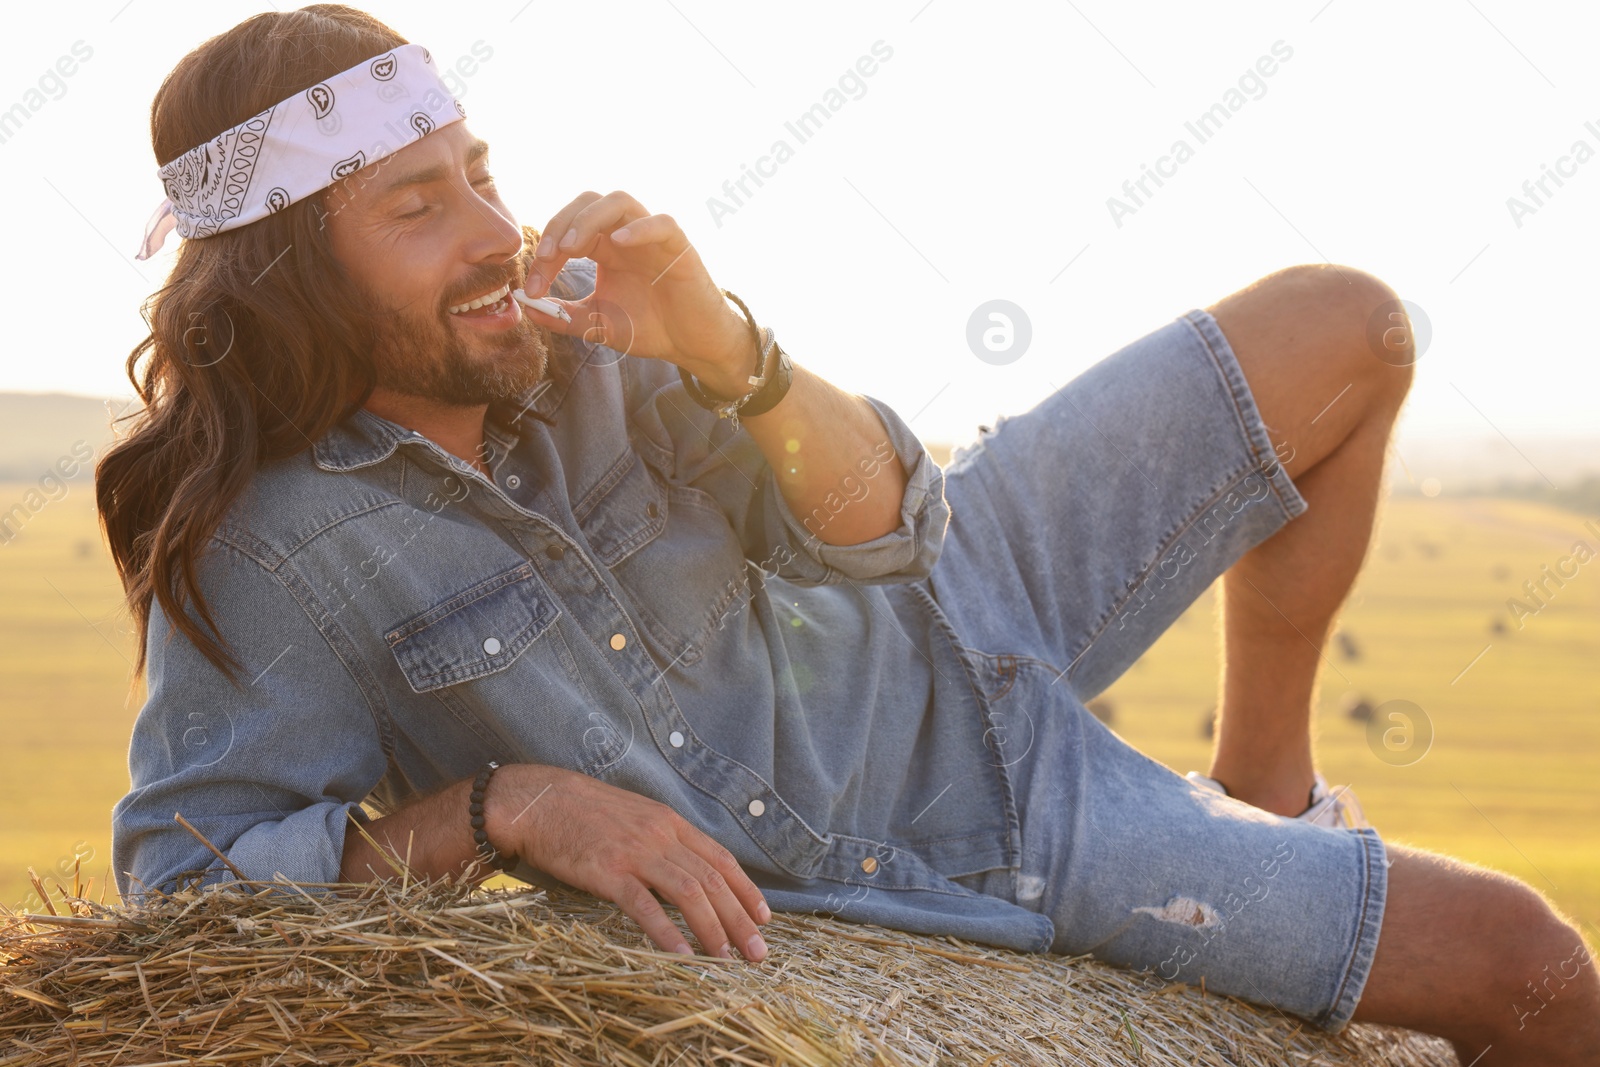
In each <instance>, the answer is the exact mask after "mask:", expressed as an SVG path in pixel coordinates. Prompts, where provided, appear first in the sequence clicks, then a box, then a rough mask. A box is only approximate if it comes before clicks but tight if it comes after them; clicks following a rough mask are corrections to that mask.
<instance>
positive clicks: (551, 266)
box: [523, 190, 649, 296]
mask: <svg viewBox="0 0 1600 1067" xmlns="http://www.w3.org/2000/svg"><path fill="white" fill-rule="evenodd" d="M648 214H649V212H647V211H645V209H644V205H642V204H640V203H639V201H637V200H635V199H634V198H633V197H632V196H630V195H629V194H627V193H625V192H622V191H621V190H618V191H616V192H612V193H607V194H606V195H605V196H601V195H600V194H599V193H594V192H584V193H580V194H579V195H578V196H577V197H575V198H574V199H573V201H572V202H571V203H570V204H568V205H567V206H566V207H564V208H562V209H561V210H560V211H559V212H557V213H556V215H555V217H554V218H552V219H551V220H550V224H549V225H548V226H546V227H545V229H544V232H543V234H542V235H541V236H540V238H539V245H538V248H537V249H536V251H535V256H534V264H533V270H534V272H536V273H533V274H529V276H528V282H527V284H526V285H525V286H524V287H523V289H524V291H525V292H526V293H527V294H528V295H529V296H542V295H543V293H544V288H545V286H546V285H548V284H549V281H550V279H552V278H554V277H555V276H556V275H557V274H558V273H560V271H561V268H562V267H563V266H564V265H565V264H566V262H567V260H569V259H577V258H580V257H583V256H588V255H590V254H592V253H593V252H594V250H595V248H596V247H597V246H598V245H599V243H600V241H601V240H602V239H604V237H605V235H606V234H608V233H609V232H610V231H612V230H614V229H616V228H617V227H619V226H622V225H624V224H626V223H630V222H632V221H633V220H635V219H642V218H644V217H645V216H646V215H648Z"/></svg>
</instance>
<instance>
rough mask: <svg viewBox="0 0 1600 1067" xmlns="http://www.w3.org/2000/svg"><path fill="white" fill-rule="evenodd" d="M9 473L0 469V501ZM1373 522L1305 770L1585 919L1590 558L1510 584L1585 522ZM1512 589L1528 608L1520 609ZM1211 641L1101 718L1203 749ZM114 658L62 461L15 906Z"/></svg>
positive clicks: (100, 753) (102, 599)
mask: <svg viewBox="0 0 1600 1067" xmlns="http://www.w3.org/2000/svg"><path fill="white" fill-rule="evenodd" d="M28 488H29V487H28V486H26V485H20V484H19V485H7V484H0V508H3V507H9V506H10V504H11V503H13V502H15V501H18V500H21V499H23V495H24V493H25V492H26V491H27V489H28ZM1384 522H1385V525H1384V529H1383V533H1382V537H1381V541H1380V543H1379V544H1378V545H1377V546H1376V547H1375V549H1374V551H1373V553H1372V559H1371V562H1370V564H1369V566H1368V569H1367V571H1366V573H1365V574H1364V576H1363V578H1362V581H1361V583H1360V585H1359V586H1358V587H1357V590H1356V593H1355V596H1354V598H1353V600H1352V603H1351V605H1350V607H1349V608H1348V610H1347V611H1346V613H1345V616H1344V619H1343V623H1342V629H1343V631H1344V633H1345V634H1346V635H1348V637H1349V638H1350V640H1351V644H1352V646H1353V648H1352V651H1354V653H1355V655H1354V656H1353V657H1352V656H1350V655H1348V654H1346V653H1344V652H1342V651H1341V650H1340V648H1339V647H1338V646H1337V645H1336V646H1335V647H1333V648H1330V650H1329V652H1328V666H1327V667H1325V668H1324V672H1323V682H1322V690H1321V699H1320V705H1319V708H1318V736H1319V747H1318V751H1319V754H1320V759H1321V765H1322V768H1323V770H1324V772H1325V773H1326V774H1327V776H1328V778H1329V780H1330V781H1332V782H1334V783H1353V784H1354V786H1355V787H1356V789H1357V790H1358V792H1359V793H1360V797H1361V800H1362V802H1363V804H1364V806H1365V807H1366V810H1367V814H1368V816H1369V817H1370V818H1371V819H1372V821H1373V822H1374V823H1375V824H1376V825H1378V826H1379V827H1380V829H1382V830H1383V831H1384V832H1385V834H1386V836H1389V837H1392V838H1393V839H1395V840H1399V841H1404V842H1408V843H1411V844H1415V845H1420V846H1423V847H1427V848H1433V849H1438V850H1441V851H1446V852H1451V853H1454V854H1456V855H1459V856H1461V857H1463V858H1466V859H1469V860H1473V861H1476V862H1479V863H1483V864H1487V865H1489V866H1493V867H1496V868H1499V869H1501V870H1504V871H1508V872H1510V873H1512V874H1515V875H1517V876H1518V877H1521V878H1524V879H1526V880H1527V881H1529V882H1531V883H1532V884H1534V885H1535V886H1537V887H1539V888H1540V889H1542V890H1543V891H1545V892H1546V893H1548V894H1549V895H1550V896H1551V897H1552V898H1553V899H1554V900H1555V901H1556V902H1557V903H1558V904H1559V905H1560V906H1561V907H1563V908H1564V909H1566V910H1567V911H1568V912H1569V913H1570V914H1572V915H1573V916H1575V917H1576V918H1578V919H1580V920H1582V921H1583V923H1584V924H1585V927H1586V929H1587V931H1588V933H1589V936H1590V937H1591V938H1592V939H1595V940H1597V941H1600V789H1597V788H1596V782H1597V780H1600V670H1597V667H1596V661H1597V660H1600V559H1594V560H1592V561H1589V562H1586V563H1584V564H1582V565H1579V564H1578V563H1577V561H1576V560H1572V561H1569V562H1568V563H1567V564H1565V567H1566V569H1567V572H1568V573H1569V574H1570V573H1571V572H1572V569H1573V568H1574V567H1577V575H1576V577H1572V578H1570V579H1566V580H1565V584H1564V585H1563V586H1561V587H1559V588H1558V587H1557V586H1556V585H1555V583H1554V582H1547V588H1548V589H1549V590H1551V591H1552V593H1553V595H1551V596H1549V597H1544V598H1543V603H1544V606H1543V607H1537V605H1536V603H1535V602H1533V601H1530V600H1528V599H1527V598H1526V596H1525V594H1523V593H1522V586H1523V583H1524V582H1526V581H1529V580H1533V581H1535V582H1537V581H1539V580H1541V579H1543V578H1544V573H1543V572H1542V570H1541V568H1542V567H1543V566H1545V565H1549V566H1550V567H1552V568H1555V567H1556V566H1557V564H1558V562H1559V561H1560V560H1562V559H1563V557H1567V556H1568V555H1569V554H1570V553H1571V550H1572V547H1573V545H1574V543H1575V542H1576V541H1578V540H1580V539H1581V540H1585V541H1587V542H1588V543H1589V544H1590V545H1591V546H1594V547H1595V548H1596V549H1600V522H1597V523H1596V528H1595V529H1594V530H1586V529H1585V528H1584V522H1585V519H1584V518H1583V517H1580V516H1578V515H1576V514H1574V513H1572V512H1568V511H1561V510H1558V509H1555V508H1551V507H1548V506H1545V505H1540V504H1533V503H1528V502H1521V501H1512V500H1498V499H1454V498H1439V499H1433V500H1426V499H1422V498H1417V497H1400V498H1395V499H1393V500H1391V501H1390V502H1389V504H1388V507H1387V511H1386V514H1385V518H1384ZM0 540H3V535H0ZM1512 596H1519V597H1522V598H1523V600H1524V603H1526V604H1527V606H1528V608H1529V609H1530V611H1529V612H1527V613H1523V614H1522V616H1521V618H1520V619H1519V618H1516V617H1513V614H1512V612H1511V611H1509V610H1508V607H1507V599H1508V598H1509V597H1512ZM1535 608H1537V610H1531V609H1535ZM1519 623H1520V627H1519ZM1497 624H1498V626H1499V627H1500V629H1502V630H1503V632H1495V628H1496V625H1497ZM1214 657H1215V638H1214V634H1213V623H1212V605H1211V603H1210V598H1209V597H1207V598H1204V599H1203V600H1202V601H1201V602H1199V603H1197V604H1196V605H1195V606H1194V607H1193V608H1192V609H1191V610H1190V611H1189V612H1188V613H1187V614H1186V615H1185V616H1184V617H1183V618H1182V619H1181V620H1180V621H1179V622H1178V623H1177V624H1176V625H1174V627H1173V628H1172V630H1171V631H1169V632H1168V634H1167V635H1166V636H1165V637H1163V638H1162V639H1161V641H1160V642H1159V643H1157V645H1156V646H1155V647H1154V648H1153V649H1151V651H1150V652H1149V653H1148V654H1147V655H1146V656H1145V657H1144V658H1143V659H1142V660H1141V661H1140V662H1139V663H1138V664H1137V665H1135V667H1134V668H1133V669H1132V670H1131V671H1130V672H1129V673H1128V675H1127V676H1126V677H1124V678H1123V679H1122V680H1121V681H1119V682H1118V683H1117V684H1116V685H1115V686H1114V687H1113V688H1112V689H1111V691H1110V692H1108V693H1107V694H1106V699H1108V700H1109V701H1111V703H1112V705H1113V708H1114V721H1113V726H1114V728H1115V729H1117V730H1118V731H1119V732H1121V733H1122V734H1123V736H1125V737H1126V738H1128V739H1129V740H1130V741H1131V742H1133V743H1134V744H1135V745H1137V746H1139V747H1140V748H1143V749H1144V750H1145V751H1147V752H1149V753H1150V754H1151V755H1153V756H1155V757H1156V758H1157V759H1160V760H1161V761H1163V762H1164V763H1166V764H1168V765H1169V766H1171V767H1173V768H1174V769H1176V770H1178V771H1180V772H1181V771H1185V770H1190V769H1199V770H1204V769H1205V767H1206V759H1207V753H1208V751H1209V742H1208V741H1207V740H1205V738H1204V736H1203V734H1202V725H1203V722H1204V720H1205V718H1206V716H1207V713H1208V711H1209V709H1210V708H1211V706H1212V704H1213V700H1214V688H1215V679H1216V666H1215V660H1214ZM132 659H133V649H132V643H131V632H130V626H129V623H128V620H127V617H126V614H125V613H124V612H123V611H122V609H121V601H120V591H119V588H118V585H117V582H116V580H115V577H114V575H113V571H112V568H111V563H110V559H109V557H108V555H107V554H106V551H105V549H104V547H103V546H102V544H101V541H100V538H99V534H98V529H97V527H96V525H95V521H94V510H93V500H92V493H91V489H90V487H89V485H88V483H87V482H86V481H83V480H79V481H75V482H73V483H70V489H69V490H68V492H67V493H66V495H65V496H64V497H62V498H61V499H59V500H55V501H52V502H49V503H47V504H45V506H44V507H42V508H41V509H40V510H38V511H37V513H35V514H33V515H32V516H31V517H30V518H29V519H28V521H27V523H26V524H25V525H24V526H23V528H22V529H21V530H20V532H19V534H18V536H16V537H15V539H14V540H11V541H10V542H9V543H4V544H0V738H3V742H0V744H3V748H0V767H3V769H4V771H3V773H0V901H3V902H4V903H6V904H8V905H14V906H15V905H23V906H27V907H32V906H34V904H35V902H34V901H32V900H31V899H30V898H31V896H32V894H31V890H30V888H29V886H28V882H27V876H26V868H27V867H29V866H32V867H34V868H35V869H37V870H38V871H39V872H40V873H41V874H46V873H47V872H49V871H51V870H54V869H55V868H57V867H58V865H62V864H65V865H66V867H67V869H69V870H70V865H71V861H72V857H73V856H74V854H75V853H76V854H82V855H84V856H85V857H86V860H85V862H84V866H83V869H84V872H85V874H86V875H88V874H92V875H93V876H94V877H95V886H96V893H97V894H98V887H99V886H100V885H101V884H102V882H103V881H104V879H105V878H106V875H107V871H108V869H109V864H110V856H111V848H110V845H111V842H110V811H111V807H112V805H113V804H115V803H116V801H117V800H118V799H119V798H120V797H121V796H122V794H123V793H124V792H125V791H126V789H127V784H128V775H127V741H128V733H129V730H130V728H131V726H132V724H133V720H134V717H135V715H136V714H137V712H138V709H139V706H140V703H141V701H142V698H143V694H142V690H141V689H140V688H138V687H137V686H133V685H130V674H131V668H132ZM1358 697H1359V698H1365V699H1367V700H1368V701H1369V702H1370V703H1371V704H1373V705H1375V706H1379V707H1380V712H1381V713H1382V714H1383V715H1387V714H1388V713H1389V712H1392V711H1394V710H1395V708H1396V707H1397V706H1396V705H1388V706H1387V707H1382V706H1383V705H1385V703H1386V702H1388V701H1395V700H1406V701H1410V702H1411V703H1412V704H1414V705H1415V706H1416V707H1417V708H1418V709H1420V711H1421V716H1418V715H1417V714H1416V713H1413V715H1412V717H1413V719H1415V720H1416V721H1417V724H1419V725H1423V726H1426V725H1431V733H1432V738H1431V742H1430V743H1428V744H1427V745H1426V746H1424V744H1423V741H1424V738H1425V734H1426V733H1427V730H1426V729H1417V730H1415V731H1414V732H1413V733H1411V734H1409V735H1407V734H1406V733H1405V732H1404V729H1403V727H1404V724H1403V723H1402V722H1401V721H1400V720H1386V721H1384V722H1382V724H1381V725H1382V726H1384V727H1386V728H1389V729H1398V730H1400V731H1401V732H1399V733H1391V734H1390V735H1389V736H1388V738H1387V741H1388V747H1385V739H1384V737H1383V736H1382V733H1381V732H1379V731H1374V738H1375V739H1374V740H1373V741H1372V742H1371V743H1369V740H1368V729H1367V727H1366V725H1365V724H1363V723H1361V722H1358V721H1356V720H1353V719H1351V718H1350V717H1348V716H1347V715H1346V714H1345V710H1344V709H1345V707H1346V706H1347V704H1348V703H1349V702H1351V701H1353V700H1355V699H1357V698H1358Z"/></svg>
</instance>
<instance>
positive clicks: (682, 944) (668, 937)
mask: <svg viewBox="0 0 1600 1067" xmlns="http://www.w3.org/2000/svg"><path fill="white" fill-rule="evenodd" d="M610 897H611V900H612V901H613V902H615V903H616V905H617V906H618V907H619V908H621V909H622V913H623V914H624V915H626V916H627V917H628V918H630V919H632V920H633V921H634V922H636V923H638V924H639V929H641V930H643V931H644V932H645V934H646V935H648V936H649V938H650V940H652V941H654V942H655V943H656V945H657V946H658V947H660V948H662V949H665V950H666V951H668V952H680V953H682V954H683V955H685V956H692V955H694V949H692V948H690V947H689V942H687V941H685V940H684V939H683V934H682V933H680V932H679V931H678V924H677V923H675V922H673V921H672V919H671V917H670V916H668V915H667V913H666V911H665V910H664V909H663V908H662V907H661V902H660V901H658V900H657V899H656V898H655V894H653V893H651V892H650V887H649V886H647V885H645V884H644V883H643V882H641V881H639V880H638V879H637V878H629V879H627V880H625V881H624V882H623V884H622V888H620V889H619V890H617V891H616V892H614V893H612V894H610Z"/></svg>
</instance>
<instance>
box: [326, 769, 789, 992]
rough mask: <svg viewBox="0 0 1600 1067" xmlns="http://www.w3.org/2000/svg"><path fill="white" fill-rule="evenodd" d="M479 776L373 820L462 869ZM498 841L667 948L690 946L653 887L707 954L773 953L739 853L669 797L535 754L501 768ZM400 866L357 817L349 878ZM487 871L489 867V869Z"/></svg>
mask: <svg viewBox="0 0 1600 1067" xmlns="http://www.w3.org/2000/svg"><path fill="white" fill-rule="evenodd" d="M471 792H472V782H471V780H470V779H463V780H462V781H459V782H456V783H454V784H452V785H450V786H448V787H446V788H445V789H443V790H440V791H439V792H437V793H434V794H432V795H430V796H427V797H424V798H422V799H420V800H417V801H414V802H413V803H411V804H408V805H406V806H405V807H403V808H401V809H400V810H399V811H395V812H393V813H391V814H389V815H386V816H384V817H383V818H381V819H376V820H374V821H373V822H372V823H370V824H369V825H368V826H367V827H366V831H367V833H368V834H369V835H371V837H372V838H373V840H375V841H377V842H378V843H379V844H380V845H382V846H383V847H384V848H385V849H388V850H391V851H393V852H394V854H395V855H397V856H399V857H401V858H402V859H405V858H406V857H407V854H408V849H409V856H410V860H409V862H410V865H411V867H412V868H413V869H414V870H415V871H417V872H418V873H419V874H421V875H424V876H426V877H431V878H437V877H441V876H443V875H445V874H450V875H452V876H458V875H460V874H462V873H463V872H465V870H466V868H467V865H468V864H469V863H470V862H471V861H472V860H473V859H474V858H476V855H477V853H476V849H475V847H474V846H473V843H472V827H471V824H470V821H469V816H468V814H467V803H468V797H469V795H470V794H471ZM483 814H484V820H485V826H484V829H486V830H487V831H488V833H489V841H490V842H491V843H492V844H493V845H494V846H495V847H496V848H499V849H503V850H505V851H506V852H511V853H514V854H516V855H517V856H520V857H521V858H522V859H523V860H525V861H526V862H527V863H528V864H529V865H530V866H532V867H533V868H535V869H536V870H540V871H544V872H546V873H549V874H552V875H554V876H555V877H557V878H559V879H561V880H562V881H563V882H566V883H567V884H568V885H572V886H576V887H577V888H579V889H583V890H586V891H587V892H590V893H593V894H594V895H595V896H597V897H600V898H601V899H603V900H610V901H613V902H614V903H616V904H617V906H618V907H620V908H621V909H622V910H623V912H624V913H626V914H627V915H628V916H629V917H630V918H632V919H633V920H634V921H635V922H637V923H638V924H639V926H640V927H641V928H642V929H643V930H644V932H645V933H646V934H648V935H649V936H650V938H651V940H653V941H654V942H655V943H656V944H657V945H658V946H660V947H661V948H663V949H666V950H668V951H672V952H682V953H685V954H691V953H692V951H693V950H692V949H691V948H690V947H689V944H688V942H687V941H685V940H684V938H683V935H682V933H680V932H679V930H678V926H677V924H676V923H674V922H673V921H672V919H671V917H669V916H668V915H667V913H666V912H665V911H664V910H663V909H662V907H661V903H660V902H659V901H658V900H657V899H656V897H655V895H654V894H653V893H652V892H651V891H652V890H654V891H655V892H656V893H659V894H660V895H661V897H662V898H664V899H665V900H667V901H668V902H669V903H672V904H674V905H676V906H677V907H678V908H679V910H680V911H682V913H683V916H684V918H685V920H686V921H687V922H688V924H689V928H690V929H691V930H692V931H693V932H694V935H695V937H696V938H697V939H698V940H699V942H700V945H701V947H702V948H704V949H705V950H706V951H707V953H708V954H710V955H715V956H722V957H724V958H726V959H732V958H733V952H732V951H731V948H730V946H731V947H736V948H737V949H738V951H739V952H740V953H741V954H743V956H744V957H745V958H746V959H748V960H751V961H759V960H761V959H763V958H764V957H765V956H766V953H767V948H766V943H765V942H764V941H763V940H762V939H761V935H760V932H759V931H758V930H757V928H756V924H757V923H764V922H766V921H767V920H768V919H770V918H771V917H772V912H771V909H769V908H768V907H767V903H766V901H765V900H764V899H762V896H761V890H760V889H759V888H757V886H756V884H755V883H754V882H752V881H751V880H750V878H749V876H748V875H746V874H745V873H744V871H743V870H742V869H741V868H740V866H739V863H738V861H737V860H736V859H734V857H733V854H732V853H731V852H729V851H728V850H727V849H726V848H724V847H722V846H721V845H719V844H718V843H717V842H715V841H713V840H712V839H711V838H710V837H708V836H707V835H706V834H705V833H704V832H702V831H701V830H699V829H698V828H696V827H695V826H693V825H692V824H691V823H689V821H688V820H686V819H684V818H683V817H682V816H681V815H679V814H678V813H677V812H675V811H673V810H672V809H671V808H669V807H668V806H666V805H665V804H662V803H659V802H658V801H654V800H651V799H650V798H648V797H644V796H640V795H639V794H637V793H631V792H629V791H627V790H625V789H618V788H617V787H616V786H613V785H609V784H607V783H605V782H601V781H597V780H596V779H594V778H590V777H589V776H587V775H584V774H579V773H578V772H576V771H569V770H566V769H564V768H561V767H551V766H547V765H544V764H537V763H516V764H511V765H510V766H507V767H502V768H500V769H499V770H498V771H496V772H495V773H494V777H493V778H492V779H491V780H490V782H489V790H488V796H487V797H486V798H485V801H484V813H483ZM393 873H394V872H393V869H392V868H391V867H390V866H389V865H388V864H387V863H386V862H384V860H383V859H382V857H380V856H379V855H378V854H377V852H376V851H374V849H373V847H372V846H371V845H370V844H368V843H367V841H366V839H365V838H364V837H362V835H361V834H360V833H358V832H357V831H356V830H355V828H354V827H351V828H350V830H349V832H348V833H347V835H346V838H345V849H344V857H343V860H342V863H341V866H340V876H341V877H342V878H344V879H345V880H347V881H352V882H360V881H368V880H371V879H374V878H380V877H385V876H388V875H392V874H393ZM488 873H489V872H487V871H485V872H483V874H484V875H485V876H486V875H487V874H488Z"/></svg>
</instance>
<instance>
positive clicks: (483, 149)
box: [379, 137, 489, 199]
mask: <svg viewBox="0 0 1600 1067" xmlns="http://www.w3.org/2000/svg"><path fill="white" fill-rule="evenodd" d="M488 151H489V142H488V141H485V140H484V139H483V138H481V137H480V138H478V139H477V140H475V141H473V142H472V144H471V145H470V146H469V147H468V148H467V166H469V167H470V166H472V165H473V164H474V163H476V162H477V161H478V160H479V159H481V158H483V156H484V155H485V154H486V153H487V152H488ZM450 170H451V167H450V165H449V164H448V163H435V164H434V165H433V166H431V167H423V168H422V169H421V170H417V171H412V172H411V173H410V174H406V175H402V176H401V177H399V178H396V179H394V180H393V181H391V182H389V183H388V184H387V185H385V186H384V187H383V191H382V192H381V193H379V196H380V197H382V198H384V199H388V198H389V197H390V196H393V195H394V194H395V193H398V192H400V191H401V190H403V189H409V188H410V187H411V186H413V185H426V184H428V183H429V182H438V181H443V180H444V179H445V178H447V177H449V175H450Z"/></svg>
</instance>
